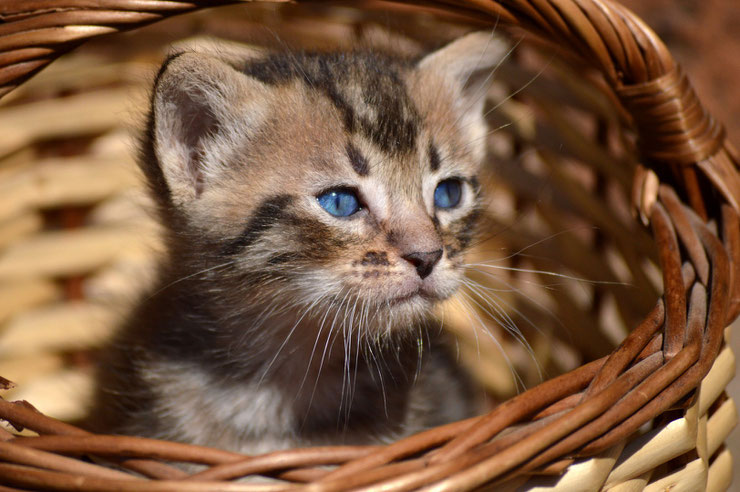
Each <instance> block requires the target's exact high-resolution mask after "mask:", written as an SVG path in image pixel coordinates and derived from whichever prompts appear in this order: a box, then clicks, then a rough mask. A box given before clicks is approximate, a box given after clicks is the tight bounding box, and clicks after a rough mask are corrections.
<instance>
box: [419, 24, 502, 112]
mask: <svg viewBox="0 0 740 492" xmlns="http://www.w3.org/2000/svg"><path fill="white" fill-rule="evenodd" d="M508 53H509V46H508V44H507V43H506V42H505V41H504V40H503V39H501V38H500V37H498V36H494V35H493V34H492V33H491V32H484V31H479V32H474V33H471V34H468V35H466V36H463V37H461V38H459V39H456V40H455V41H453V42H451V43H449V44H448V45H446V46H443V47H442V48H440V49H438V50H437V51H433V52H432V53H430V54H428V55H427V56H425V57H424V58H422V59H421V60H420V61H419V64H418V69H419V71H421V72H427V71H429V72H433V73H435V74H437V76H440V75H441V76H443V77H444V78H445V79H447V81H448V83H450V84H451V85H452V88H453V90H454V91H455V92H456V94H455V95H456V96H457V97H458V98H461V99H462V101H463V103H464V106H463V107H465V108H466V109H467V110H468V111H470V112H472V113H474V114H480V113H481V112H482V110H483V103H484V102H485V87H484V85H487V84H488V83H489V82H490V79H491V78H492V77H489V75H490V73H491V70H494V69H495V68H496V67H497V66H498V65H499V64H500V63H501V61H502V60H503V59H504V58H505V57H506V55H507V54H508Z"/></svg>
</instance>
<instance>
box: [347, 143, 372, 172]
mask: <svg viewBox="0 0 740 492" xmlns="http://www.w3.org/2000/svg"><path fill="white" fill-rule="evenodd" d="M346 148H347V158H348V159H349V163H350V164H352V169H354V170H355V172H356V173H357V174H359V175H360V176H367V175H368V174H370V166H368V164H367V159H365V156H363V155H362V154H361V153H360V151H359V150H358V149H357V147H355V146H354V145H352V144H351V143H348V144H347V147H346Z"/></svg>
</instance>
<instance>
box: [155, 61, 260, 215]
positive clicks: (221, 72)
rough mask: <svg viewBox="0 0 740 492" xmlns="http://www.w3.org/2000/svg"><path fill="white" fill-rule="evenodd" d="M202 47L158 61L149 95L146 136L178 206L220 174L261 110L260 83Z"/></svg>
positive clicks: (194, 195)
mask: <svg viewBox="0 0 740 492" xmlns="http://www.w3.org/2000/svg"><path fill="white" fill-rule="evenodd" d="M235 60H236V57H232V56H228V55H227V56H224V57H216V56H214V54H213V53H209V52H208V51H206V52H205V53H198V52H192V51H186V52H182V53H179V54H176V55H173V56H172V57H170V58H169V59H168V60H167V61H166V62H165V64H164V65H163V66H162V69H161V70H160V73H159V75H158V77H157V81H156V83H155V87H154V95H153V98H152V118H153V125H152V133H153V134H152V138H153V148H154V154H155V156H156V158H157V161H158V163H159V167H160V169H161V172H162V175H163V177H164V180H165V182H166V184H167V188H168V191H169V195H170V198H171V200H172V202H173V203H174V204H175V205H179V206H182V205H184V204H186V203H188V202H190V201H192V200H194V199H196V198H197V197H198V196H200V194H201V193H202V192H203V191H204V190H206V189H207V188H208V186H209V185H210V183H211V182H212V181H213V180H214V179H216V178H217V177H218V176H220V175H221V174H222V172H223V171H224V169H225V167H226V165H227V164H228V162H229V161H230V159H232V158H233V157H234V153H235V152H236V150H237V149H238V148H239V145H240V144H243V139H244V138H245V136H246V135H249V134H251V133H253V132H254V130H255V128H257V127H258V126H259V124H260V122H261V120H262V116H263V115H264V113H265V110H266V101H265V97H266V88H265V87H264V85H263V84H261V83H260V82H259V81H257V80H254V79H252V78H250V77H247V76H245V75H244V74H242V73H240V72H239V71H238V70H237V69H236V68H235V67H234V66H233V65H232V64H231V63H230V62H235Z"/></svg>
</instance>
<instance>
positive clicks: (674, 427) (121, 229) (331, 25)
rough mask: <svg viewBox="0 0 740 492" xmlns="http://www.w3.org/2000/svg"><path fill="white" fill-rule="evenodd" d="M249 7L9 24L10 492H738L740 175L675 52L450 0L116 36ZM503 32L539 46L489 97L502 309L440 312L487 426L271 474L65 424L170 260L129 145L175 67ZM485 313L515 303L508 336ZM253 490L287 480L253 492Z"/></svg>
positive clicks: (79, 3) (37, 14)
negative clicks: (185, 47)
mask: <svg viewBox="0 0 740 492" xmlns="http://www.w3.org/2000/svg"><path fill="white" fill-rule="evenodd" d="M227 3H237V2H235V1H228V0H225V1H213V2H208V1H194V2H187V3H185V2H179V1H160V0H5V1H4V2H2V3H0V96H1V95H5V98H4V100H3V104H2V106H0V135H2V137H0V191H1V192H0V375H2V376H4V377H6V378H8V379H12V380H13V381H14V382H15V383H16V385H15V386H14V385H13V384H12V383H10V382H8V381H6V380H3V379H2V378H0V386H4V387H6V389H7V391H6V392H5V393H4V397H5V399H4V400H3V399H0V418H2V419H4V420H6V421H7V422H8V423H9V425H8V426H7V427H6V428H5V430H4V429H3V428H0V490H19V489H20V490H29V489H30V490H147V491H148V490H162V491H164V490H168V491H187V490H197V491H205V490H287V489H292V488H302V489H306V490H316V491H334V490H349V489H352V490H354V489H368V490H370V489H372V490H415V489H420V488H425V489H428V490H432V489H433V490H471V489H480V490H515V489H520V488H521V489H533V490H535V489H544V488H557V489H559V490H564V491H573V490H610V491H632V490H668V489H670V490H692V491H693V490H712V491H714V490H725V489H727V488H728V487H729V484H730V479H731V457H730V455H729V452H728V451H727V450H726V449H725V448H724V445H723V442H724V441H725V439H726V437H727V435H728V434H729V432H730V430H731V429H732V428H733V427H734V425H735V422H736V411H735V407H734V403H733V401H732V400H731V399H729V397H728V396H727V395H726V394H725V393H724V389H725V386H726V385H727V383H728V381H729V380H730V379H731V378H732V377H733V375H734V357H733V354H732V352H731V351H730V350H729V347H728V346H727V345H725V344H724V339H725V338H726V337H727V335H728V330H726V329H725V327H726V326H728V325H729V324H730V322H731V321H732V320H733V319H735V318H736V317H737V316H738V313H740V219H739V218H738V217H739V216H738V212H739V211H740V171H739V169H738V156H737V154H736V152H735V150H734V149H733V148H732V146H731V145H730V144H729V143H728V142H726V141H725V138H724V133H723V131H722V127H721V125H719V124H718V123H717V122H716V121H714V120H713V119H712V118H711V117H710V116H709V115H708V114H707V113H706V112H705V111H704V110H703V108H702V107H701V105H700V103H699V101H698V99H697V98H696V96H695V94H694V93H693V91H692V89H691V87H690V85H689V83H688V81H687V79H686V77H685V75H684V74H683V73H682V72H681V70H680V68H679V67H678V66H677V65H676V63H675V62H674V61H673V59H672V58H671V56H670V55H669V53H668V52H667V50H666V49H665V47H664V46H663V44H662V43H661V41H660V40H659V39H657V37H656V36H655V35H654V34H653V33H652V31H650V30H649V29H648V28H647V27H645V26H644V25H643V24H642V23H641V22H640V21H639V19H637V18H635V17H634V15H633V14H631V13H630V12H628V11H627V10H625V9H624V8H622V7H620V6H619V5H617V4H614V3H611V2H610V1H608V0H544V1H526V0H501V1H500V2H494V1H490V0H467V1H464V0H456V1H452V0H450V1H446V2H427V3H428V4H429V5H432V4H433V8H430V7H426V6H420V5H417V4H418V3H419V2H408V4H409V5H404V4H400V3H399V4H380V3H378V2H370V1H367V2H365V1H362V2H354V3H353V5H352V7H354V8H361V10H355V9H354V8H352V9H351V8H347V7H339V6H335V5H327V4H326V3H323V2H322V3H319V4H315V5H311V4H310V2H305V3H301V4H299V5H280V6H278V5H272V4H261V5H249V6H244V5H240V6H232V7H228V8H226V7H224V8H221V9H216V10H213V11H210V12H203V13H200V12H196V13H193V14H188V15H187V16H183V17H179V18H173V19H171V20H168V21H166V22H163V23H158V24H152V25H151V26H149V27H146V28H141V29H139V30H137V31H136V34H135V35H133V34H115V35H113V36H105V37H97V36H99V35H102V34H110V33H114V32H116V31H124V30H127V29H131V28H134V27H141V26H143V25H144V24H150V23H153V22H155V21H158V20H160V19H163V18H164V17H168V16H171V15H174V14H180V13H185V12H187V11H191V10H197V9H198V8H200V7H203V6H210V5H216V4H218V5H221V4H227ZM250 3H251V2H250ZM389 12H390V13H389ZM265 26H266V27H265ZM493 26H496V27H495V29H496V30H497V31H499V32H502V33H505V34H506V35H508V36H510V37H511V38H512V39H513V40H515V41H514V42H515V44H516V45H517V46H518V48H517V50H516V52H515V53H514V55H513V56H512V57H511V58H510V59H509V60H508V61H507V63H506V66H505V67H503V68H502V69H501V70H500V71H499V72H497V74H496V77H497V82H496V84H495V85H494V88H493V89H492V90H491V92H490V94H489V96H490V101H491V102H490V111H489V114H488V117H489V123H490V124H491V126H492V128H494V129H496V131H494V132H492V134H491V135H490V137H489V152H490V156H491V162H492V163H494V164H493V165H492V167H493V168H495V169H494V172H493V173H492V174H491V176H490V177H488V178H487V186H488V188H489V196H490V197H491V201H490V204H489V206H488V216H487V218H486V220H487V227H488V229H487V230H488V231H490V234H489V235H487V236H486V237H485V238H484V239H485V240H484V241H482V242H481V244H480V245H479V246H478V248H477V250H476V251H474V252H473V255H472V257H473V260H471V261H472V262H473V263H476V264H478V265H479V266H480V268H479V270H482V271H475V272H472V273H471V279H472V280H475V281H477V282H478V284H477V285H479V286H480V287H479V288H478V289H479V290H478V293H477V294H476V292H475V290H473V291H469V292H468V293H467V294H466V295H467V296H468V297H465V296H463V297H462V300H461V301H455V302H452V303H450V304H449V305H447V306H445V309H444V313H443V314H444V316H445V325H446V326H447V327H448V328H449V330H450V331H451V332H452V333H454V334H455V335H456V336H457V338H458V341H459V347H460V353H461V359H462V361H463V363H464V365H465V366H466V367H468V368H469V369H470V371H471V372H472V373H473V375H474V376H476V377H477V378H478V379H479V380H480V381H481V383H482V384H483V385H484V386H485V387H486V388H487V389H488V390H489V394H490V395H491V400H492V402H494V403H495V405H494V408H493V410H492V411H491V412H490V413H488V414H487V415H484V416H482V417H478V418H474V419H471V420H468V421H463V422H458V423H454V424H449V425H446V426H443V427H440V428H436V429H432V430H429V431H427V432H424V433H422V434H419V435H416V436H413V437H410V438H407V439H404V440H401V441H398V442H396V443H393V444H390V445H388V446H384V447H378V446H359V447H357V446H356V447H332V448H312V449H296V450H289V451H281V452H276V453H271V454H268V455H264V456H244V455H239V454H236V453H231V452H225V451H220V450H215V449H207V448H202V447H197V446H190V445H184V444H177V443H170V442H161V441H154V440H148V439H141V438H132V437H120V436H100V435H93V434H90V433H88V432H86V431H84V430H82V429H81V428H79V427H77V426H73V425H71V424H70V423H68V422H70V421H74V420H76V419H78V418H80V417H81V416H82V411H83V409H84V401H85V399H86V397H87V395H88V393H89V391H90V367H91V365H92V364H91V360H92V359H94V357H95V349H96V348H97V347H99V346H100V345H101V344H102V343H103V342H104V341H105V339H106V338H107V336H108V335H109V334H110V332H111V330H112V329H113V328H114V327H115V325H116V322H117V320H118V319H119V317H120V316H121V315H122V314H123V313H124V312H125V310H126V308H127V307H128V306H130V304H131V302H132V301H134V300H135V298H136V293H137V292H140V291H141V289H142V288H143V287H145V286H146V284H147V282H148V280H149V279H148V272H149V271H151V267H152V264H153V262H154V261H156V255H157V251H158V228H157V226H156V225H155V224H154V223H153V222H152V221H151V219H150V218H149V216H148V215H147V213H146V203H147V200H146V198H145V196H144V194H143V192H142V190H141V185H140V180H139V177H138V175H137V172H136V171H135V165H134V163H133V162H132V157H131V155H132V154H133V153H132V152H131V149H130V148H129V147H130V140H129V138H130V137H129V134H130V133H131V128H132V127H135V126H136V124H135V123H134V124H132V120H135V119H136V118H137V116H138V115H140V114H141V111H142V110H141V109H136V108H135V107H134V106H136V105H137V104H139V105H140V106H139V108H141V107H143V106H144V105H145V97H144V96H145V94H146V86H147V84H148V80H149V79H150V77H151V73H152V72H153V71H154V70H155V67H156V64H157V62H158V61H161V59H162V57H163V56H164V54H165V51H166V48H165V47H166V45H167V44H168V43H170V42H172V41H174V40H176V39H179V38H183V37H186V36H191V35H193V34H202V33H208V34H213V35H217V36H221V37H227V38H231V39H237V40H240V41H246V42H251V43H255V44H261V45H268V46H271V47H276V48H278V49H281V47H282V46H283V45H284V44H288V45H295V46H299V47H310V48H312V49H324V48H330V47H336V46H351V45H353V44H355V43H357V42H367V41H371V42H374V43H383V42H386V43H392V44H393V46H394V47H395V48H397V49H408V50H419V49H425V48H430V47H433V46H438V45H439V44H440V43H441V42H443V41H444V40H447V39H451V38H453V37H454V36H457V35H459V34H461V33H463V32H466V31H468V30H470V29H471V28H477V29H480V28H483V29H491V28H493ZM88 38H96V39H93V40H91V41H89V42H88V43H87V44H86V45H85V46H83V47H81V48H79V49H77V50H75V51H74V52H73V53H70V54H68V55H65V56H64V57H62V58H61V59H60V60H59V61H57V62H55V63H54V64H52V65H51V66H50V67H49V68H48V69H47V70H45V71H43V72H42V73H41V74H39V75H37V76H35V77H34V78H33V79H32V80H29V81H28V82H26V83H25V84H24V85H22V86H20V87H18V88H17V89H16V87H17V86H18V85H19V84H20V83H21V82H22V81H24V80H26V79H28V78H30V77H31V76H32V75H34V74H35V73H37V72H39V71H40V70H41V69H42V68H43V67H45V66H46V65H48V64H49V63H50V62H51V61H53V60H54V59H56V58H57V57H59V56H60V55H61V54H62V53H64V52H68V51H71V50H72V49H73V48H76V47H77V46H78V45H80V44H81V43H82V42H83V40H87V39H88ZM14 89H15V90H14ZM11 91H13V92H11ZM633 215H634V217H635V218H633ZM645 226H648V227H647V228H646V227H645ZM491 251H506V252H507V253H500V252H499V253H496V255H495V257H496V258H498V262H497V263H495V264H492V263H489V261H488V260H490V259H491ZM487 268H490V270H488V269H487ZM493 268H496V270H495V272H496V275H492V272H494V270H493ZM545 272H550V273H545ZM583 279H587V280H583ZM502 287H505V289H503V288H502ZM480 289H483V290H480ZM485 289H488V290H489V291H493V290H510V291H512V292H502V293H500V294H499V297H497V298H496V299H497V300H498V302H500V307H501V309H500V310H498V311H496V312H491V311H492V310H491V308H486V307H485V305H482V304H483V303H482V301H483V299H484V297H486V294H485V292H487V291H485ZM661 292H662V294H661ZM512 293H519V294H521V295H513V294H512ZM510 323H515V324H516V325H517V326H518V327H519V329H520V330H521V334H513V335H512V334H511V333H509V332H507V331H506V328H507V325H509V324H510ZM484 333H485V334H484ZM488 333H491V334H493V335H494V337H493V338H492V337H489V336H488V335H487V334H488ZM522 336H523V337H524V338H526V339H527V341H528V342H529V345H526V344H522V343H521V341H520V340H519V337H522ZM494 339H495V340H496V341H494ZM497 343H498V344H500V347H499V346H497ZM500 348H502V349H503V352H502V351H501V350H500ZM502 353H503V354H505V355H502ZM511 368H513V369H514V373H515V374H516V376H514V375H512V371H511V370H510V369H511ZM542 374H544V376H542ZM543 379H547V381H545V382H541V381H542V380H543ZM538 383H539V384H538ZM522 385H524V386H526V387H533V386H534V387H533V388H532V389H530V390H528V391H526V392H522V393H520V392H519V390H520V388H521V386H522ZM9 400H18V401H13V402H10V401H9ZM24 400H27V401H28V402H30V403H28V402H26V401H24ZM32 405H33V406H32ZM52 417H53V418H52ZM65 422H66V423H65ZM172 462H192V463H199V464H202V465H205V468H204V470H203V471H201V472H199V473H196V474H193V475H188V474H186V473H185V472H183V471H182V470H181V469H180V468H177V467H173V466H171V464H172ZM111 463H113V464H115V465H116V466H115V467H110V466H102V465H101V464H107V465H110V464H111ZM327 465H331V466H327ZM246 475H263V476H267V477H272V478H273V479H274V480H272V481H269V482H264V481H263V482H261V483H252V482H249V483H243V482H234V481H233V480H235V479H237V478H240V477H243V476H246ZM12 487H16V488H12Z"/></svg>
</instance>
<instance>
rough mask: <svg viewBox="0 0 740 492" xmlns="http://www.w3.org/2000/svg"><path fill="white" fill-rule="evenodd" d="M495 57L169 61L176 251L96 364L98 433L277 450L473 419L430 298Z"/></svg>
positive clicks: (152, 144) (458, 268) (159, 93)
mask: <svg viewBox="0 0 740 492" xmlns="http://www.w3.org/2000/svg"><path fill="white" fill-rule="evenodd" d="M489 45H490V46H489ZM486 48H490V49H489V50H488V51H487V50H486ZM501 54H502V47H501V46H500V44H499V43H498V42H497V41H496V40H492V39H491V38H490V36H487V35H481V34H473V35H470V36H468V37H466V38H463V39H461V40H459V41H457V42H456V43H453V44H451V45H449V46H447V47H445V48H443V49H442V50H439V51H438V52H435V53H432V54H431V55H428V56H427V57H425V58H423V59H421V60H420V61H411V60H404V59H394V58H390V57H386V56H384V55H377V54H372V53H352V54H328V55H262V54H255V53H251V52H248V51H240V50H239V49H236V48H233V47H222V48H219V49H218V50H214V49H212V48H206V49H203V50H201V52H199V53H198V52H184V53H181V54H179V55H175V56H173V57H171V58H170V59H169V60H168V61H167V62H166V63H165V65H164V66H163V68H162V70H161V71H160V74H159V76H158V79H157V82H156V84H155V91H154V96H153V102H152V113H151V116H150V125H149V133H148V136H147V138H146V139H145V141H144V145H143V153H142V169H143V170H144V172H145V174H146V175H147V178H148V181H149V183H150V186H151V188H152V191H153V195H154V197H155V198H156V199H157V201H158V205H159V209H160V213H161V216H162V221H163V223H164V224H165V225H166V226H167V230H168V238H167V245H168V249H169V251H168V257H167V260H166V261H165V263H164V265H163V266H162V270H161V272H160V279H159V282H158V285H157V287H156V288H155V289H154V292H155V293H154V294H153V295H152V296H151V297H150V298H148V299H147V300H145V301H144V302H142V303H141V305H140V306H139V307H138V309H137V310H136V311H135V312H134V313H133V314H132V316H131V318H130V320H129V322H128V323H127V324H126V326H124V327H123V329H122V330H121V331H120V333H119V334H118V336H117V338H116V340H115V341H114V343H113V344H112V347H111V350H110V353H109V356H108V358H106V359H105V360H104V361H103V364H102V365H101V371H100V376H99V384H98V389H99V391H98V397H97V402H96V408H95V411H94V414H95V416H96V420H97V425H96V427H97V429H98V430H104V431H107V432H119V433H125V434H136V435H146V436H153V437H161V438H168V439H173V440H180V441H185V442H193V443H198V444H206V445H213V446H218V447H222V448H226V449H234V450H240V451H246V452H264V451H269V450H272V449H278V448H284V447H293V446H302V445H316V444H337V443H372V442H384V441H387V440H391V439H395V438H397V437H399V436H402V435H407V434H409V433H412V432H416V431H419V430H421V429H424V428H427V427H430V426H434V425H439V424H442V423H444V422H449V421H452V420H456V419H460V418H463V417H466V416H468V415H469V414H470V412H471V410H472V408H473V404H472V401H471V398H470V393H469V391H468V389H467V388H466V385H465V383H464V378H462V377H461V376H460V375H459V374H458V372H457V369H456V367H455V365H454V363H453V361H452V359H451V358H450V357H449V356H448V355H447V352H446V351H445V349H444V347H443V346H442V344H440V343H439V342H438V339H439V336H440V335H439V328H438V326H437V324H436V322H434V321H432V320H431V318H430V315H429V311H430V308H431V307H432V306H433V305H434V303H435V302H437V301H439V300H442V299H445V298H447V297H449V296H450V295H452V293H453V292H454V291H455V289H456V287H457V285H458V284H459V282H460V279H461V276H462V253H463V252H464V251H465V249H466V248H467V247H468V245H469V243H470V240H471V238H472V236H473V232H474V226H475V222H476V216H477V208H476V207H477V201H478V192H479V190H478V185H477V180H476V174H477V172H478V167H479V165H480V161H481V159H482V157H483V153H484V151H483V148H484V141H483V140H484V138H483V137H484V136H485V131H486V130H485V125H484V124H483V119H482V116H481V112H482V111H481V109H482V99H483V98H482V97H481V96H482V91H481V90H480V88H481V86H479V85H476V84H470V83H469V80H470V77H471V75H472V74H473V72H475V71H477V70H479V69H486V68H489V67H490V66H492V65H493V64H494V63H495V62H496V61H497V60H498V59H499V58H500V56H501ZM443 183H446V184H444V185H443ZM440 187H442V188H444V189H443V190H442V193H441V195H440V196H438V190H439V189H440ZM456 190H457V191H458V192H459V193H458V194H457V195H455V193H456ZM327 196H330V197H329V198H327ZM337 197H339V198H337ZM440 197H441V198H440ZM340 198H341V200H340ZM454 198H457V200H458V201H456V202H455V203H454V205H453V206H447V205H448V204H450V203H452V201H454V200H453V199H454ZM347 200H349V201H347ZM352 200H354V202H353V201H352ZM355 202H356V203H355ZM347 203H350V204H353V203H354V204H355V205H357V208H356V209H354V208H352V207H350V208H352V209H351V210H350V211H351V212H352V213H349V214H346V215H345V214H344V210H343V209H342V208H341V207H345V208H346V204H347ZM348 210H349V209H348ZM335 212H341V213H340V214H337V213H335Z"/></svg>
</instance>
